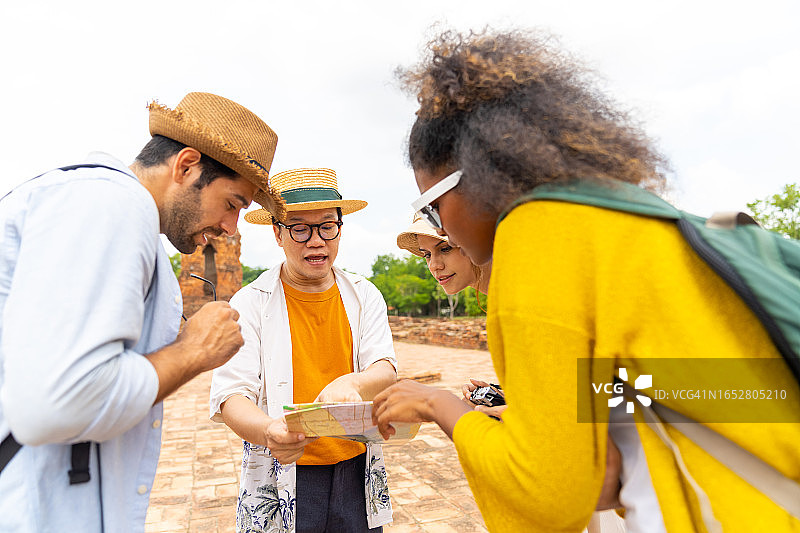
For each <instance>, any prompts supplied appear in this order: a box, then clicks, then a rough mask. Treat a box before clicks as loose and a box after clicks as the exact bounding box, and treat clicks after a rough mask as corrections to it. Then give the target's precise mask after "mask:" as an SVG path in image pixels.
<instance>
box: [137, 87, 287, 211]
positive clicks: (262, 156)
mask: <svg viewBox="0 0 800 533" xmlns="http://www.w3.org/2000/svg"><path fill="white" fill-rule="evenodd" d="M148 107H149V109H150V134H151V135H163V136H164V137H168V138H170V139H172V140H174V141H178V142H180V143H183V144H185V145H186V146H191V147H192V148H194V149H196V150H198V151H199V152H200V153H202V154H205V155H207V156H208V157H211V158H213V159H215V160H217V161H219V162H220V163H222V164H223V165H226V166H227V167H228V168H230V169H231V170H233V171H235V172H236V173H237V174H239V175H240V176H242V177H244V178H246V179H247V180H249V181H250V182H252V183H254V184H255V185H256V186H257V187H258V188H259V190H258V191H257V192H256V194H255V196H254V198H253V199H254V200H255V201H256V202H258V203H259V204H261V205H263V206H264V207H265V208H267V209H270V210H272V211H276V212H279V213H282V212H283V211H282V210H283V207H282V204H281V199H280V197H279V196H278V195H277V194H275V193H273V192H271V191H270V189H269V168H270V166H271V165H272V158H273V156H274V155H275V146H276V145H277V143H278V136H277V135H276V134H275V132H274V131H272V129H271V128H270V127H269V126H267V125H266V124H265V123H264V121H263V120H261V119H260V118H258V117H257V116H256V115H255V114H254V113H252V112H251V111H250V110H248V109H247V108H245V107H242V106H241V105H239V104H237V103H236V102H233V101H231V100H228V99H227V98H223V97H221V96H217V95H215V94H210V93H189V94H187V95H186V96H185V97H184V98H183V100H181V102H180V103H179V104H178V105H177V106H176V107H175V109H169V108H168V107H166V106H163V105H161V104H159V103H158V102H156V101H153V102H151V103H150V105H149V106H148Z"/></svg>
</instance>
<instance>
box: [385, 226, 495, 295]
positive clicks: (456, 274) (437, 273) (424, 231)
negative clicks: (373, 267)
mask: <svg viewBox="0 0 800 533" xmlns="http://www.w3.org/2000/svg"><path fill="white" fill-rule="evenodd" d="M397 246H398V247H399V248H401V249H403V250H407V251H409V252H411V253H412V254H414V255H416V256H418V257H422V258H423V259H425V262H426V263H427V264H428V269H429V270H430V271H431V274H432V275H433V277H434V278H436V281H438V282H439V285H441V286H442V289H443V290H444V292H446V293H447V294H456V293H458V292H460V291H462V290H464V289H466V288H467V287H472V288H473V289H475V290H477V291H480V292H482V293H483V294H486V293H487V292H488V290H489V274H490V272H491V265H484V266H483V267H479V266H477V265H475V264H473V263H472V261H470V260H469V257H467V256H466V255H464V254H463V253H462V252H461V249H460V248H459V247H458V246H453V245H452V244H450V242H448V240H447V237H443V236H441V235H439V234H438V233H436V230H435V229H434V228H433V226H431V225H430V224H428V223H427V222H425V220H423V219H421V218H419V217H416V216H415V217H414V221H413V222H412V223H411V225H410V226H409V227H408V229H406V230H405V231H404V232H402V233H401V234H399V235H398V236H397Z"/></svg>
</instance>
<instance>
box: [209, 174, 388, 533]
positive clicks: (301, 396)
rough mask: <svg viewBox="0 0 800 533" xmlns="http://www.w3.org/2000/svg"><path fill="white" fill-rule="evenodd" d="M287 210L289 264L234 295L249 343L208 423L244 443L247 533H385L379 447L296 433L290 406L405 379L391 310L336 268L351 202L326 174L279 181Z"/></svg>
mask: <svg viewBox="0 0 800 533" xmlns="http://www.w3.org/2000/svg"><path fill="white" fill-rule="evenodd" d="M270 186H271V188H272V189H273V190H274V191H275V192H277V193H280V195H281V197H282V198H283V200H284V204H285V205H284V207H285V211H286V214H285V215H284V216H280V217H275V216H273V214H272V213H270V212H269V211H267V210H265V209H261V210H258V211H253V212H250V213H247V214H246V215H245V220H246V221H247V222H250V223H253V224H263V225H271V226H272V228H271V229H272V231H273V235H274V238H275V240H276V241H277V243H278V245H279V246H280V247H281V248H283V252H284V254H285V256H286V260H285V261H284V262H283V263H281V264H279V265H276V266H275V267H273V268H271V269H269V270H268V271H266V272H264V273H263V274H261V276H259V277H258V278H257V279H256V280H255V281H253V282H252V283H250V284H249V285H248V286H246V287H244V288H242V289H241V290H240V291H239V292H237V293H236V294H235V295H234V296H233V298H231V307H233V308H234V309H236V310H237V311H238V312H239V314H240V319H239V324H240V325H241V326H242V336H243V337H244V346H243V347H242V349H241V350H239V353H237V354H236V355H234V356H233V358H232V359H231V360H230V361H229V362H228V363H227V364H225V365H223V366H222V367H220V368H219V369H217V371H216V372H214V376H213V379H212V383H211V417H212V419H213V420H215V421H217V422H224V423H225V424H227V425H228V426H229V427H230V428H231V429H233V430H234V431H235V432H236V433H237V434H238V435H239V436H240V437H242V439H243V440H244V460H243V464H242V482H241V489H240V492H239V502H238V506H237V512H236V523H237V530H238V531H251V530H257V531H262V530H264V531H280V532H286V533H292V532H297V533H312V532H324V531H348V532H354V533H357V532H366V531H380V530H381V526H382V525H384V524H386V523H388V522H391V520H392V509H391V504H390V500H389V489H388V485H387V480H386V470H385V468H384V466H383V458H382V455H381V446H380V445H372V444H366V445H365V444H362V443H361V442H355V441H351V440H343V439H337V438H333V437H320V438H318V439H312V438H305V437H304V435H303V434H302V433H295V432H289V431H288V428H287V425H286V420H285V419H284V418H283V406H284V405H289V404H295V403H308V402H349V401H361V400H371V399H372V398H373V397H374V396H375V394H377V393H378V392H380V391H381V390H383V389H384V388H385V387H387V386H388V385H390V384H392V383H394V382H395V380H396V378H397V374H396V371H395V369H396V366H397V360H396V358H395V354H394V346H393V344H392V333H391V330H390V329H389V321H388V317H387V312H386V303H385V302H384V300H383V297H382V296H381V293H380V292H379V291H378V289H377V288H376V287H375V286H374V285H373V284H372V283H370V282H369V281H368V280H367V279H365V278H364V277H362V276H359V275H357V274H350V273H347V272H344V271H343V270H341V269H339V268H337V267H335V266H334V261H335V260H336V256H337V253H338V250H339V240H340V239H341V230H342V225H343V222H342V216H343V215H348V214H350V213H354V212H356V211H359V210H360V209H362V208H364V207H365V206H366V205H367V203H366V202H364V201H362V200H348V199H343V198H342V195H341V194H340V193H339V191H338V184H337V178H336V173H335V172H334V171H333V170H331V169H327V168H304V169H294V170H287V171H285V172H280V173H278V174H275V175H274V176H272V177H271V179H270Z"/></svg>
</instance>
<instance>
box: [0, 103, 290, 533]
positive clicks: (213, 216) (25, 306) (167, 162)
mask: <svg viewBox="0 0 800 533" xmlns="http://www.w3.org/2000/svg"><path fill="white" fill-rule="evenodd" d="M149 110H150V133H151V134H152V135H153V137H152V139H151V140H150V141H149V142H148V143H147V145H146V146H145V147H144V148H143V149H142V151H141V153H140V154H139V155H138V156H137V158H136V160H135V161H134V163H133V164H132V165H131V166H130V167H126V166H125V165H124V164H123V163H122V162H120V161H118V160H117V159H115V158H113V157H111V156H109V155H107V154H102V153H99V152H95V153H92V154H90V156H89V158H88V159H87V160H86V161H85V162H83V163H81V164H78V165H72V166H69V167H62V168H60V169H56V170H53V171H50V172H47V173H45V174H42V175H41V176H39V177H37V178H35V179H32V180H29V181H28V182H26V183H23V184H22V185H20V186H19V187H17V188H16V189H15V190H13V191H12V192H10V193H9V194H7V195H6V196H5V197H4V198H3V199H2V201H0V223H1V224H2V230H3V231H2V237H0V248H2V261H0V310H2V317H3V319H2V325H1V326H0V438H1V439H3V441H2V453H0V459H3V460H2V461H0V466H2V465H3V464H5V469H4V470H3V471H2V473H0V531H15V532H34V531H55V530H64V529H68V530H70V531H81V532H87V531H88V532H95V531H120V532H122V531H142V530H143V529H144V521H145V515H146V512H147V506H148V500H149V494H150V489H151V487H152V483H153V478H154V476H155V471H156V464H157V462H158V455H159V448H160V439H161V430H160V427H161V417H162V404H161V401H162V400H163V399H164V398H165V397H166V396H167V395H169V394H170V393H172V392H173V391H175V390H176V389H177V388H178V387H180V386H181V385H183V384H184V383H186V382H187V381H189V380H190V379H191V378H193V377H194V376H196V375H197V374H199V373H201V372H203V371H206V370H210V369H212V368H215V367H217V366H219V365H221V364H222V363H224V362H225V361H227V360H228V359H229V358H230V357H231V356H232V355H233V354H234V353H235V352H236V351H237V350H238V349H239V347H240V346H241V345H242V342H243V341H242V337H241V332H240V328H239V326H238V324H237V322H236V320H237V318H238V313H237V312H236V311H235V310H233V309H231V308H230V306H229V305H228V304H227V303H224V302H213V303H209V304H207V305H206V306H204V307H203V308H201V309H200V310H199V311H198V312H197V313H196V314H195V315H194V316H193V317H192V318H190V319H189V320H188V321H187V322H186V324H185V326H184V328H183V330H182V332H181V333H180V335H178V329H179V326H180V323H181V314H182V309H181V308H182V299H181V295H180V291H179V288H178V283H177V280H176V279H175V276H174V274H173V272H172V268H171V265H170V261H169V258H168V257H167V255H166V253H165V251H164V249H163V247H162V245H161V240H160V236H159V233H164V234H165V235H166V236H167V238H168V239H169V240H170V241H171V242H172V243H173V244H174V245H175V247H176V248H178V250H180V251H181V252H183V253H191V252H192V251H193V250H194V249H195V248H196V247H197V246H198V245H199V244H203V243H205V242H206V240H207V239H208V238H209V237H214V236H217V235H220V234H222V233H227V234H233V233H234V232H235V231H236V225H237V219H238V216H239V211H240V210H241V209H242V208H244V207H247V206H248V205H249V204H250V203H251V201H252V200H253V199H255V200H256V201H258V202H259V203H261V204H262V205H264V206H265V207H268V208H270V209H276V210H279V209H280V206H281V204H280V202H281V200H280V198H279V197H277V196H276V197H273V196H272V195H271V193H269V189H268V186H267V179H268V171H269V167H270V164H271V162H272V157H273V154H274V150H275V144H276V142H277V137H276V135H275V134H274V132H273V131H272V130H271V129H270V128H269V127H268V126H267V125H266V124H265V123H264V122H263V121H261V119H259V118H258V117H257V116H255V115H254V114H253V113H251V112H250V111H248V110H247V109H245V108H244V107H242V106H240V105H239V104H236V103H235V102H232V101H230V100H227V99H225V98H221V97H219V96H215V95H212V94H207V93H190V94H189V95H187V96H186V97H185V98H184V99H183V100H182V101H181V102H180V103H179V104H178V106H177V107H176V108H175V109H174V110H173V109H169V108H167V107H165V106H162V105H159V104H157V103H155V102H153V103H152V104H150V106H149ZM176 336H177V338H176ZM20 443H21V445H22V446H21V447H20Z"/></svg>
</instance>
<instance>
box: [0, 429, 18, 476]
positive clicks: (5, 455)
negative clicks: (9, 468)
mask: <svg viewBox="0 0 800 533" xmlns="http://www.w3.org/2000/svg"><path fill="white" fill-rule="evenodd" d="M20 448H22V444H20V443H19V442H17V439H15V438H14V435H12V434H11V433H9V434H8V436H7V437H6V438H4V439H3V442H2V443H0V472H2V471H3V469H4V468H5V467H6V465H7V464H8V463H9V462H10V461H11V459H13V458H14V456H15V455H16V454H17V452H18V451H19V449H20Z"/></svg>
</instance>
